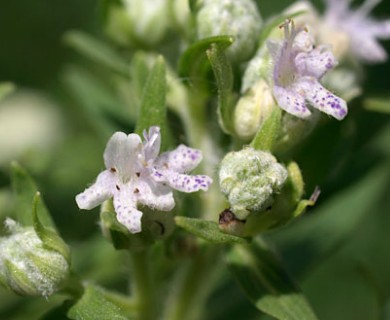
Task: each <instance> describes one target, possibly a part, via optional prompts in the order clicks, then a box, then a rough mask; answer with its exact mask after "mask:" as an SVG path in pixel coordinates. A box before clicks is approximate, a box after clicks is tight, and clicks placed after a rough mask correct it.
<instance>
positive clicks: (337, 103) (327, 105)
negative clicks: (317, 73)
mask: <svg viewBox="0 0 390 320" xmlns="http://www.w3.org/2000/svg"><path fill="white" fill-rule="evenodd" d="M299 85H300V86H301V88H302V90H304V91H305V93H306V96H305V98H306V100H307V101H309V102H310V104H311V105H312V106H313V107H314V108H316V109H318V110H320V111H322V112H325V113H327V114H329V115H331V116H332V117H334V118H336V119H337V120H342V119H344V117H345V116H346V115H347V113H348V109H347V104H346V102H345V101H344V100H343V99H341V98H339V97H337V96H336V95H334V94H333V93H331V92H330V91H328V90H326V89H325V88H324V87H323V86H322V85H321V84H320V83H319V82H318V81H317V80H315V79H313V78H307V79H301V81H300V82H299ZM297 86H298V84H297Z"/></svg>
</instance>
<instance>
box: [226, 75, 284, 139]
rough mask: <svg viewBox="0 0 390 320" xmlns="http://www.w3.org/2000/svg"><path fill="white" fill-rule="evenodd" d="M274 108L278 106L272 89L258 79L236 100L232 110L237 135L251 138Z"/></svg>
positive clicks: (241, 137)
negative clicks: (234, 107)
mask: <svg viewBox="0 0 390 320" xmlns="http://www.w3.org/2000/svg"><path fill="white" fill-rule="evenodd" d="M274 108H278V106H276V103H275V100H274V97H273V95H272V89H271V88H270V87H269V85H268V84H267V83H266V82H265V81H264V80H262V79H260V80H259V81H258V82H257V83H256V84H255V85H254V86H253V87H252V88H250V89H249V90H248V91H247V92H246V93H245V95H243V96H242V97H241V98H240V99H239V100H238V103H237V105H236V109H235V110H234V130H235V132H236V134H237V136H238V137H239V138H240V139H242V140H244V141H249V140H250V139H252V138H253V137H254V136H255V134H256V132H257V131H258V130H259V128H260V127H261V125H262V124H263V123H264V121H265V120H266V119H267V118H268V117H269V116H270V115H271V113H272V111H273V110H274Z"/></svg>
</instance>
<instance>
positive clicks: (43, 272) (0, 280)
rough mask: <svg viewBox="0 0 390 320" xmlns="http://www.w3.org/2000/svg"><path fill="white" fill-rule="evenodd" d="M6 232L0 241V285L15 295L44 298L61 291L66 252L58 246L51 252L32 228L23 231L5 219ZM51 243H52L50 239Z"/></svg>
mask: <svg viewBox="0 0 390 320" xmlns="http://www.w3.org/2000/svg"><path fill="white" fill-rule="evenodd" d="M5 226H6V229H7V232H8V235H7V236H6V237H3V238H0V284H2V285H3V286H5V287H7V288H9V289H10V290H12V291H14V292H15V293H17V294H19V295H27V296H43V297H48V296H50V295H52V294H53V293H55V292H56V291H58V290H59V289H61V287H62V285H63V284H64V282H65V280H66V279H67V277H68V275H69V262H70V261H69V256H68V254H66V253H67V252H68V248H67V246H66V244H65V243H63V242H59V241H58V240H59V238H58V237H55V240H54V241H56V242H57V244H58V243H59V246H58V247H57V249H54V248H52V247H50V246H48V245H47V243H46V242H47V241H51V240H50V239H49V238H47V239H45V240H42V239H41V238H40V237H39V235H38V233H37V232H36V230H35V229H34V228H33V227H23V226H21V225H19V224H18V223H17V222H15V221H14V220H12V219H10V218H8V219H7V220H6V221H5ZM52 240H53V239H52Z"/></svg>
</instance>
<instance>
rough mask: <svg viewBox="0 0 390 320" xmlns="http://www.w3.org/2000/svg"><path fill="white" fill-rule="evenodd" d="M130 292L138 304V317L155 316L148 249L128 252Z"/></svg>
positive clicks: (144, 318) (149, 317)
mask: <svg viewBox="0 0 390 320" xmlns="http://www.w3.org/2000/svg"><path fill="white" fill-rule="evenodd" d="M130 257H131V271H132V274H131V275H132V283H131V284H132V293H133V297H134V299H135V301H136V303H137V305H138V319H139V320H152V319H154V318H155V316H156V312H155V297H154V292H153V282H152V276H151V272H150V265H149V263H148V251H140V252H130Z"/></svg>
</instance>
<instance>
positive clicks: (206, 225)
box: [175, 216, 248, 243]
mask: <svg viewBox="0 0 390 320" xmlns="http://www.w3.org/2000/svg"><path fill="white" fill-rule="evenodd" d="M175 222H176V224H177V225H178V226H179V227H181V228H183V229H184V230H186V231H188V232H190V233H192V234H194V235H196V236H197V237H199V238H202V239H204V240H207V241H210V242H214V243H248V240H247V239H244V238H241V237H237V236H233V235H230V234H227V233H223V232H222V231H221V230H219V227H218V224H217V223H216V222H213V221H207V220H201V219H195V218H188V217H183V216H177V217H175Z"/></svg>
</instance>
